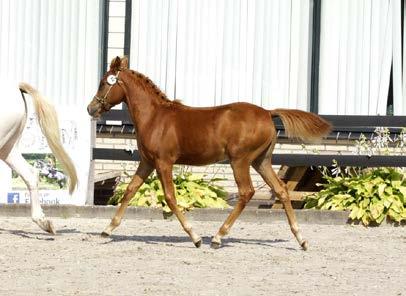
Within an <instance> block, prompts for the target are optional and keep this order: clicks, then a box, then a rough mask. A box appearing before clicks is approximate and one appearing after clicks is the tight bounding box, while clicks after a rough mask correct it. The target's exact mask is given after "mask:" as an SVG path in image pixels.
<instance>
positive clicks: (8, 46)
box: [0, 0, 100, 109]
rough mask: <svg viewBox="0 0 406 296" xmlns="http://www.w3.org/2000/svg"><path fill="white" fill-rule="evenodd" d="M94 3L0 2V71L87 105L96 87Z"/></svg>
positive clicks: (59, 99) (61, 99)
mask: <svg viewBox="0 0 406 296" xmlns="http://www.w3.org/2000/svg"><path fill="white" fill-rule="evenodd" d="M99 2H100V1H99V0H59V1H55V0H38V1H26V0H1V1H0V75H1V76H7V77H8V78H10V79H12V80H16V81H27V82H29V83H31V84H32V85H34V86H35V87H37V88H38V89H39V90H40V91H41V92H42V93H44V94H46V95H47V96H48V98H49V99H50V100H51V101H54V102H56V103H57V105H83V107H84V109H86V104H87V103H88V101H89V100H90V98H91V97H92V96H93V95H94V92H95V90H96V89H97V85H98V73H99V56H100V55H99V50H100V49H99V48H100V36H99V35H100V34H99V32H100V16H99V12H100V6H99V4H100V3H99Z"/></svg>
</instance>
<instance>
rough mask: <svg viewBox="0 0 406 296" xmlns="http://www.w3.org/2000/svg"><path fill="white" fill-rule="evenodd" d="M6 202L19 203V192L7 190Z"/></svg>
mask: <svg viewBox="0 0 406 296" xmlns="http://www.w3.org/2000/svg"><path fill="white" fill-rule="evenodd" d="M7 203H12V204H16V203H20V193H18V192H9V193H7Z"/></svg>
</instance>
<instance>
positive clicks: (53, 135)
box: [19, 82, 78, 194]
mask: <svg viewBox="0 0 406 296" xmlns="http://www.w3.org/2000/svg"><path fill="white" fill-rule="evenodd" d="M19 87H20V90H21V91H22V92H25V93H28V94H29V95H31V97H32V98H33V102H34V107H35V112H36V113H37V119H38V123H39V126H40V127H41V130H42V133H43V134H44V136H45V138H46V139H47V142H48V145H49V147H50V148H51V150H52V152H53V153H54V155H55V157H56V159H57V160H59V162H60V163H61V165H62V168H63V170H64V172H65V174H67V175H68V177H69V193H70V194H72V192H73V191H74V190H75V188H76V185H77V181H78V178H77V174H76V169H75V166H74V165H73V162H72V160H71V158H70V157H69V155H68V154H67V153H66V151H65V149H64V148H63V146H62V142H61V137H60V134H59V122H58V117H57V114H56V111H55V108H54V106H53V105H51V104H50V103H49V102H47V101H46V100H45V98H44V97H43V96H42V95H41V94H40V93H39V92H38V90H36V89H35V88H33V87H32V86H31V85H29V84H28V83H25V82H21V83H20V85H19Z"/></svg>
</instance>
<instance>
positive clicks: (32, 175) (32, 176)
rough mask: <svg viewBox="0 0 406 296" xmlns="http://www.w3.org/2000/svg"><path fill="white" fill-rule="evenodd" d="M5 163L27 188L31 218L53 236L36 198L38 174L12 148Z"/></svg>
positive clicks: (48, 221) (53, 230) (52, 231)
mask: <svg viewBox="0 0 406 296" xmlns="http://www.w3.org/2000/svg"><path fill="white" fill-rule="evenodd" d="M5 162H6V163H7V164H8V165H9V166H10V167H11V168H12V169H13V170H15V171H16V173H17V174H19V175H20V176H21V178H22V179H23V180H24V182H25V184H26V185H27V187H28V190H29V192H30V198H31V218H32V220H33V221H34V222H35V223H36V224H38V226H39V227H41V228H42V229H43V230H45V231H46V232H49V233H52V234H55V229H54V226H53V224H52V221H51V220H48V219H47V218H46V217H45V214H44V212H43V211H42V208H41V204H40V202H39V197H38V174H37V173H36V171H35V169H34V168H33V167H32V166H30V165H29V164H28V162H27V161H26V160H25V159H24V158H23V157H22V155H21V153H20V152H19V151H18V150H16V148H14V149H13V150H11V152H10V154H9V155H8V156H7V158H6V159H5Z"/></svg>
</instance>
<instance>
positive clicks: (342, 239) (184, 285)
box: [0, 217, 406, 295]
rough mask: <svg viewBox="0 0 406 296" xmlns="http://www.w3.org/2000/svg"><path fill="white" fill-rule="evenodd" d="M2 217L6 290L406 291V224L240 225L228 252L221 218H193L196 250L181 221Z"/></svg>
mask: <svg viewBox="0 0 406 296" xmlns="http://www.w3.org/2000/svg"><path fill="white" fill-rule="evenodd" d="M53 221H54V224H55V227H56V228H57V230H58V234H57V235H56V236H50V235H48V234H45V233H43V232H42V231H41V230H40V229H39V228H38V227H37V226H36V225H35V224H34V223H32V222H31V220H30V218H4V217H0V249H1V250H2V252H1V253H0V295H295V294H297V295H406V280H405V279H406V256H405V254H406V228H405V227H388V226H386V227H378V228H365V227H363V226H350V225H344V226H343V225H341V226H331V225H312V224H308V225H302V226H301V228H302V232H303V235H304V237H305V238H307V239H308V241H309V244H310V249H309V251H307V252H304V251H302V250H300V248H299V246H298V244H297V242H296V241H295V240H294V238H293V236H292V234H291V233H290V229H289V227H288V225H287V223H282V222H279V223H275V224H269V223H263V224H260V223H249V222H244V221H237V223H236V225H235V227H234V228H233V229H232V232H231V233H230V235H229V236H228V237H227V238H226V239H224V246H223V247H222V248H221V249H219V250H212V249H210V237H211V236H212V235H213V234H215V232H216V231H217V229H218V227H219V226H220V223H218V222H198V221H193V226H194V228H195V229H196V231H197V233H199V234H200V235H201V236H202V237H203V245H202V247H201V248H200V249H196V248H195V247H194V246H193V244H192V243H191V242H190V240H189V238H188V237H187V236H186V235H185V233H184V232H183V230H182V229H181V227H180V225H179V223H178V222H177V221H173V220H169V221H168V220H154V221H149V220H124V221H123V223H122V225H121V226H120V227H119V228H118V229H116V231H115V232H114V235H113V236H112V237H110V238H107V239H106V238H102V237H100V236H99V233H100V231H101V230H102V229H103V228H104V226H105V225H106V224H107V223H108V222H109V220H106V219H83V218H69V219H61V218H54V219H53Z"/></svg>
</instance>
